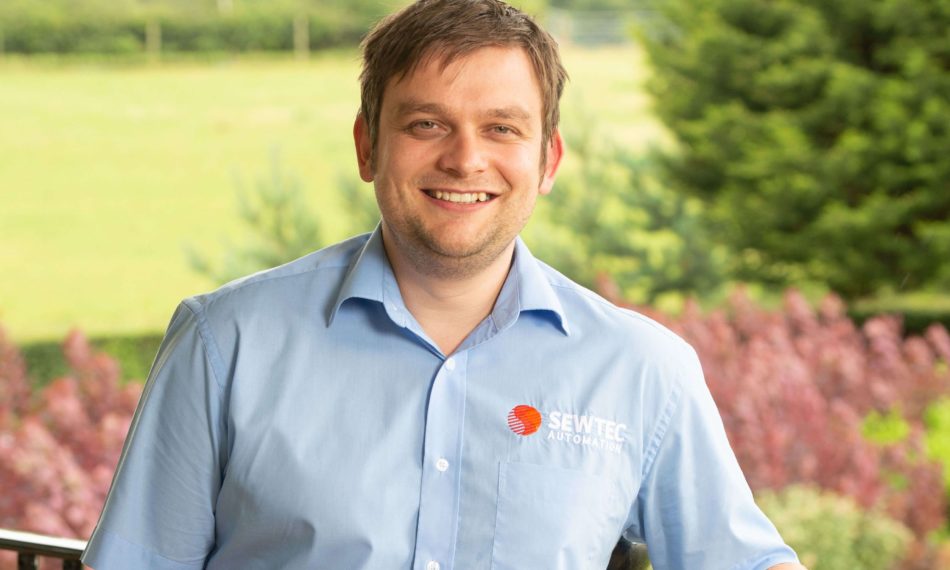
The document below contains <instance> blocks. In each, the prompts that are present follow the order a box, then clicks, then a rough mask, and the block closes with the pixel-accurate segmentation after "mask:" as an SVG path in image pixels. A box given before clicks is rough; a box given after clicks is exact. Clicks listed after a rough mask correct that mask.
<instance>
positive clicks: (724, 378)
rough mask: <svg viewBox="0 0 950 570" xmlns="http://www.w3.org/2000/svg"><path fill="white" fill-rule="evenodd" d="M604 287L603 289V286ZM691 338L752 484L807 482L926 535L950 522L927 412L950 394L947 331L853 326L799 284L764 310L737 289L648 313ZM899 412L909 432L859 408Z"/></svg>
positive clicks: (837, 305) (888, 322) (838, 308)
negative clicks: (708, 300)
mask: <svg viewBox="0 0 950 570" xmlns="http://www.w3.org/2000/svg"><path fill="white" fill-rule="evenodd" d="M606 289H607V288H606V287H605V290H606ZM655 316H656V317H657V318H659V319H660V320H662V321H664V322H666V323H667V324H669V325H670V326H671V327H672V328H673V329H674V330H675V331H677V332H679V333H680V334H682V335H683V336H684V338H685V339H686V340H687V341H688V342H690V344H692V345H693V346H694V347H695V348H696V350H697V352H698V354H699V357H700V360H701V361H702V363H703V368H704V371H705V374H706V379H707V383H708V384H709V387H710V390H711V392H712V394H713V397H714V398H715V400H716V403H717V404H718V406H719V410H720V413H721V414H722V418H723V423H724V424H725V427H726V431H727V433H728V434H729V439H730V443H731V444H732V447H733V449H734V450H735V452H736V456H737V457H738V459H739V463H740V464H741V465H742V468H743V472H744V473H745V475H746V478H747V479H748V481H749V484H750V485H751V486H752V489H753V490H754V491H757V492H761V491H764V490H768V489H781V488H784V487H786V486H788V485H791V484H795V483H807V484H812V485H815V486H818V487H820V488H822V489H825V490H829V491H833V492H835V493H838V494H841V495H843V496H846V497H850V498H851V499H853V500H855V501H856V502H857V503H858V504H859V505H861V506H862V507H863V508H866V509H872V508H880V509H883V510H884V511H886V512H887V513H888V514H889V515H890V516H892V517H893V518H894V519H895V520H898V521H900V522H902V523H903V524H904V525H906V526H907V527H908V528H910V529H911V530H912V531H914V532H915V533H916V535H917V536H921V537H922V536H924V535H926V534H927V533H928V532H930V531H933V530H935V529H938V528H940V527H941V526H943V525H944V524H945V522H946V518H945V505H946V498H945V495H944V493H943V483H942V476H941V468H940V465H939V464H938V463H936V462H934V461H932V460H930V459H928V458H927V456H926V450H925V437H924V424H923V417H924V413H925V410H926V409H927V407H928V405H929V403H930V402H932V401H933V400H935V399H936V398H938V397H940V396H943V395H947V394H948V393H950V371H948V369H947V365H946V363H947V362H950V335H948V334H947V331H946V329H944V328H943V327H941V326H939V325H935V326H933V327H931V328H930V329H928V331H927V332H926V334H925V336H923V337H918V336H911V337H908V338H904V337H903V336H902V334H901V329H900V325H899V321H898V320H897V319H896V318H894V317H888V316H883V317H877V318H874V319H871V320H869V321H868V322H866V323H865V324H864V326H863V327H862V328H860V329H858V328H857V327H855V325H854V324H853V323H852V322H851V321H850V320H849V319H848V318H847V316H846V314H845V308H844V304H843V303H842V302H841V301H840V300H839V299H838V298H837V297H834V296H829V297H827V298H825V299H824V301H822V303H821V304H820V306H819V307H818V309H817V310H814V309H812V308H811V307H810V306H809V305H808V303H807V302H806V301H805V299H804V298H803V297H802V296H801V295H800V294H799V293H797V292H795V291H794V290H790V291H788V292H787V293H786V295H785V302H784V307H783V310H781V311H767V310H764V309H762V308H761V307H758V306H756V305H755V304H754V303H752V302H751V301H750V300H749V298H748V297H747V296H746V295H745V294H744V293H743V292H742V290H738V291H737V292H736V293H735V294H734V295H733V296H732V298H731V299H730V301H729V304H728V306H727V307H726V308H725V309H722V310H717V311H713V312H711V313H709V314H703V313H702V312H701V311H700V310H699V309H698V307H697V306H696V304H695V303H690V304H689V305H688V306H687V309H686V310H685V311H684V313H683V314H682V315H680V316H679V317H677V318H675V319H672V318H669V317H666V316H663V315H659V314H657V315H655ZM894 409H899V410H901V411H902V413H903V416H904V420H905V421H906V422H907V424H908V426H909V434H908V436H907V437H906V438H904V439H902V440H900V441H896V442H894V443H891V444H877V443H874V442H871V441H868V440H867V439H866V438H865V437H864V436H863V434H862V432H863V428H864V421H863V420H864V418H865V417H867V416H868V415H869V414H871V413H872V412H877V413H878V414H884V415H886V414H888V413H889V412H890V411H891V410H894Z"/></svg>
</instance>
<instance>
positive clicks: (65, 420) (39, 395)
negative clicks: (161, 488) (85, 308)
mask: <svg viewBox="0 0 950 570" xmlns="http://www.w3.org/2000/svg"><path fill="white" fill-rule="evenodd" d="M63 353H64V355H65V357H66V360H67V362H68V364H69V368H70V373H69V374H68V375H67V376H64V377H62V378H59V379H57V380H54V381H53V382H51V383H50V384H49V385H47V386H46V387H45V388H43V389H42V390H39V391H38V392H35V393H34V392H33V391H32V390H31V385H30V382H29V379H28V377H27V372H26V365H25V363H24V361H23V358H22V356H21V354H20V352H19V351H18V350H17V348H16V347H15V346H14V345H13V344H12V343H10V342H9V341H8V340H7V339H6V337H5V335H4V333H3V331H2V330H0V457H2V458H3V461H0V489H3V492H2V493H0V527H5V528H14V529H18V530H25V531H31V532H38V533H43V534H50V535H54V536H62V537H77V538H83V539H85V538H88V537H89V535H90V534H91V532H92V530H93V528H94V526H95V524H96V520H97V518H98V516H99V511H100V509H101V508H102V504H103V502H104V501H105V497H106V494H107V492H108V490H109V485H110V483H111V481H112V473H113V471H114V470H115V467H116V465H117V463H118V460H119V454H120V452H121V450H122V443H123V441H124V440H125V435H126V433H127V432H128V429H129V424H130V423H131V420H132V414H133V412H134V410H135V405H136V403H137V402H138V398H139V395H140V394H141V385H140V384H136V383H128V384H126V385H124V386H123V385H120V383H119V369H118V365H117V364H116V362H115V360H113V359H112V358H110V357H108V356H106V355H103V354H96V353H94V352H93V351H92V349H91V348H90V346H89V343H88V342H87V340H86V338H85V337H84V336H83V335H82V334H80V333H78V332H72V333H70V335H69V336H68V337H67V339H66V341H65V342H64V344H63Z"/></svg>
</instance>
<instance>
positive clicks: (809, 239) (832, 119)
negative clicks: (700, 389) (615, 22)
mask: <svg viewBox="0 0 950 570" xmlns="http://www.w3.org/2000/svg"><path fill="white" fill-rule="evenodd" d="M655 8H656V10H657V11H658V13H659V14H660V15H661V18H660V21H661V23H662V25H653V26H651V27H650V28H649V29H644V30H643V31H644V37H645V41H646V44H647V50H648V53H649V55H650V58H651V61H652V63H653V65H654V68H655V78H654V81H653V83H652V87H651V89H652V91H653V94H654V95H655V97H656V102H657V103H656V105H657V110H658V113H659V115H660V116H661V118H662V119H663V121H664V122H665V123H666V125H667V126H668V127H669V128H670V129H671V131H672V132H673V133H674V134H675V136H676V137H677V139H678V141H679V143H680V144H679V148H678V149H677V150H676V151H675V152H674V153H669V154H667V155H666V156H664V160H663V162H664V166H665V168H664V170H665V173H666V175H667V181H668V183H669V184H670V185H671V186H672V187H673V188H675V189H676V190H678V191H683V192H685V193H687V194H689V195H693V196H698V197H700V198H701V199H703V200H704V202H705V203H706V205H707V206H708V211H709V220H710V222H711V223H712V224H713V225H714V226H715V229H716V232H717V235H719V236H721V238H722V239H723V240H724V241H725V242H726V243H728V244H729V246H730V247H731V249H733V251H734V253H735V254H736V264H737V267H736V274H737V276H738V277H741V278H745V279H755V280H761V281H764V282H767V283H768V282H771V283H790V282H795V281H798V280H812V281H819V282H823V283H826V284H828V285H829V286H830V287H831V288H832V289H834V290H836V291H837V292H839V293H840V294H842V295H844V296H846V297H849V298H855V297H860V296H864V295H867V294H871V293H874V292H875V291H878V290H879V289H880V288H881V287H888V286H889V287H894V288H902V289H904V290H911V289H919V288H926V287H928V286H929V287H937V286H941V285H942V286H944V287H945V286H946V285H948V284H950V267H948V264H946V263H941V262H940V260H946V259H948V258H950V36H948V33H947V30H948V29H950V3H947V2H946V1H942V0H869V1H866V0H841V1H836V2H827V1H825V0H663V1H662V2H656V6H655Z"/></svg>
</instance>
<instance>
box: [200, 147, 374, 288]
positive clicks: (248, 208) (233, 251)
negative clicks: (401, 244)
mask: <svg viewBox="0 0 950 570" xmlns="http://www.w3.org/2000/svg"><path fill="white" fill-rule="evenodd" d="M341 180H342V179H341ZM304 194H305V193H304V191H303V186H302V184H301V182H300V179H299V178H298V177H297V176H296V175H295V174H294V173H293V172H288V171H286V170H285V169H284V168H283V167H282V166H281V163H280V158H279V155H278V154H277V153H276V152H275V153H273V155H272V158H271V171H270V175H269V177H267V178H261V179H258V180H257V183H256V184H255V186H254V191H253V192H247V191H246V190H244V189H243V188H242V187H241V186H240V185H239V187H238V193H237V197H238V214H239V216H240V218H241V221H242V222H243V223H244V225H245V226H246V227H247V229H248V230H249V235H250V237H249V239H248V241H247V242H246V243H245V244H244V245H242V246H234V245H232V246H230V247H229V248H228V250H227V251H226V252H225V254H224V256H223V259H222V261H221V262H220V263H216V262H215V261H213V260H212V259H211V257H210V256H208V255H203V254H201V253H198V252H197V251H195V250H194V249H188V250H186V253H187V255H188V259H189V263H190V264H191V266H192V268H193V269H194V270H195V271H197V272H199V273H202V274H204V275H207V276H208V277H211V279H213V280H215V281H217V282H219V283H224V282H227V281H231V280H233V279H237V278H238V277H243V276H245V275H248V274H251V273H254V272H255V271H260V270H262V269H267V268H270V267H275V266H277V265H281V264H283V263H287V262H289V261H292V260H294V259H297V258H298V257H302V256H304V255H306V254H308V253H310V252H312V251H314V250H316V249H319V248H320V247H322V246H323V245H326V244H327V243H329V239H328V237H329V236H326V235H325V234H326V232H325V230H324V228H323V225H322V224H321V222H320V218H319V216H318V215H317V214H316V213H315V212H313V211H312V210H311V208H310V207H309V205H308V204H307V200H306V198H305V196H304ZM341 194H342V198H343V199H344V200H345V201H346V202H347V206H348V207H347V208H346V211H347V217H349V219H350V222H349V224H348V225H349V226H351V227H353V228H355V229H356V230H357V231H363V232H365V231H371V230H372V229H373V226H374V225H375V220H378V214H377V213H376V212H377V209H376V202H375V201H374V200H373V198H371V197H369V196H370V194H369V193H368V192H366V191H365V188H361V187H360V186H359V185H358V184H356V183H346V182H341Z"/></svg>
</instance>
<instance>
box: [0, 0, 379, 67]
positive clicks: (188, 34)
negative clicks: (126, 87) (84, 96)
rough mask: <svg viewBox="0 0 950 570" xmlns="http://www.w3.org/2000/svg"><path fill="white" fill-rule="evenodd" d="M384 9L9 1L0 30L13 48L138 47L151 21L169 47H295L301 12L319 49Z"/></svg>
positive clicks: (337, 3) (336, 1) (354, 36)
mask: <svg viewBox="0 0 950 570" xmlns="http://www.w3.org/2000/svg"><path fill="white" fill-rule="evenodd" d="M226 6H230V7H227V8H226ZM383 12H384V6H382V5H381V4H380V3H378V2H373V1H371V0H364V1H355V2H354V1H343V0H331V1H327V0H320V1H317V0H313V1H304V0H294V1H287V0H284V1H277V2H264V1H254V0H250V1H249V0H241V1H238V2H211V1H205V2H182V1H178V0H157V1H151V2H146V1H132V0H126V1H124V2H105V1H103V0H82V1H79V2H75V1H71V2H67V1H64V0H55V1H47V0H6V1H5V2H4V3H3V4H0V30H3V37H4V49H5V50H6V51H7V52H10V53H25V54H33V53H110V54H122V53H134V52H141V51H142V50H143V49H144V43H145V33H146V32H145V28H146V23H147V22H150V21H153V22H158V23H159V24H160V25H161V36H162V47H163V49H165V50H171V51H201V52H207V51H262V50H264V51H266V50H291V49H293V47H294V46H293V32H292V30H293V22H294V19H295V18H297V17H300V16H305V17H307V19H308V22H309V40H310V47H311V48H321V47H328V46H337V45H355V44H356V43H357V42H358V41H359V39H360V37H361V36H362V34H363V33H365V31H366V29H367V28H368V27H369V25H370V24H371V23H372V22H373V21H375V20H376V19H377V18H379V17H381V16H382V15H383Z"/></svg>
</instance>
